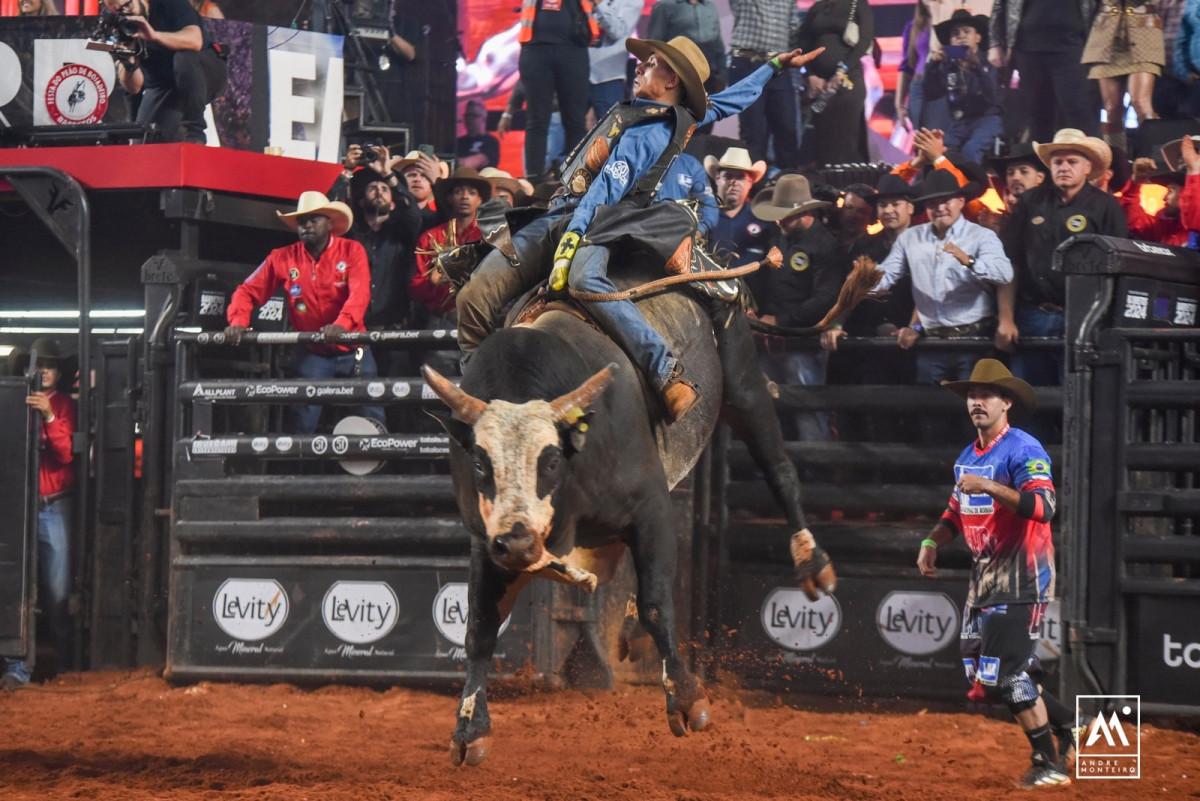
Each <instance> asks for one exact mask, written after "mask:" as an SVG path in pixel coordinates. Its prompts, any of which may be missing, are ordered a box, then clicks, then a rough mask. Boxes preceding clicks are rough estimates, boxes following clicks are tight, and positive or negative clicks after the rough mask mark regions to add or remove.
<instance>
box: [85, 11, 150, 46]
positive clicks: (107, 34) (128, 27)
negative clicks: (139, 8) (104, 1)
mask: <svg viewBox="0 0 1200 801" xmlns="http://www.w3.org/2000/svg"><path fill="white" fill-rule="evenodd" d="M137 32H138V25H137V23H136V22H134V21H133V20H131V19H130V18H129V15H128V14H126V13H124V12H122V11H113V10H112V9H111V8H108V7H103V8H101V9H100V22H99V23H98V24H97V25H96V30H94V31H92V35H91V36H90V37H88V43H87V49H88V50H102V51H104V52H106V53H109V54H111V55H112V57H113V58H120V59H130V58H141V57H142V56H143V55H145V52H146V44H145V42H143V41H142V40H141V39H138V38H137Z"/></svg>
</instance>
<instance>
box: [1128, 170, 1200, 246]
mask: <svg viewBox="0 0 1200 801" xmlns="http://www.w3.org/2000/svg"><path fill="white" fill-rule="evenodd" d="M1186 180H1187V172H1186V170H1170V169H1159V166H1158V164H1156V163H1155V161H1154V159H1149V158H1140V159H1137V160H1135V161H1134V162H1133V175H1132V177H1131V178H1130V179H1129V183H1127V184H1125V188H1124V189H1122V190H1121V197H1120V198H1118V200H1120V201H1121V208H1122V209H1124V210H1125V221H1126V222H1127V223H1128V224H1129V235H1130V236H1131V237H1132V238H1134V239H1144V240H1146V241H1147V242H1161V243H1162V244H1164V245H1175V246H1176V247H1187V243H1188V239H1189V238H1190V237H1191V232H1190V231H1188V229H1187V228H1185V227H1184V225H1183V220H1182V219H1181V217H1180V213H1179V197H1180V195H1182V194H1183V186H1184V183H1185V182H1186ZM1145 184H1160V185H1162V186H1165V187H1166V188H1167V196H1166V199H1165V201H1164V206H1163V207H1162V208H1161V209H1160V210H1159V211H1158V213H1157V214H1155V215H1153V216H1151V215H1150V214H1149V213H1147V211H1146V210H1145V209H1144V208H1142V186H1143V185H1145Z"/></svg>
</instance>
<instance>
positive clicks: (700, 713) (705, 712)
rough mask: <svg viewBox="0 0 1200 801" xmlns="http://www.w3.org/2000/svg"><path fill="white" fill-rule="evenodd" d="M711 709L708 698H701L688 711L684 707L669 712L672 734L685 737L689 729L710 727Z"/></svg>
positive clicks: (668, 721) (668, 717)
mask: <svg viewBox="0 0 1200 801" xmlns="http://www.w3.org/2000/svg"><path fill="white" fill-rule="evenodd" d="M710 711H711V710H710V709H709V706H708V699H707V698H700V699H698V700H696V701H695V702H693V703H692V705H691V706H690V707H689V708H688V709H687V711H686V712H685V711H684V710H682V709H677V710H675V711H673V712H668V713H667V723H668V724H669V725H670V726H671V734H674V735H675V736H676V737H683V736H685V735H686V734H687V733H688V729H691V730H692V731H704V729H706V728H708V718H709V713H710Z"/></svg>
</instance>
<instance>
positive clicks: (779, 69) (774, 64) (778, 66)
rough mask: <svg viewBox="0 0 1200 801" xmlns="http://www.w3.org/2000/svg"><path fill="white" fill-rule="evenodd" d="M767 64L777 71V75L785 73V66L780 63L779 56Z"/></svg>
mask: <svg viewBox="0 0 1200 801" xmlns="http://www.w3.org/2000/svg"><path fill="white" fill-rule="evenodd" d="M767 63H768V64H770V65H771V69H773V70H775V74H776V75H779V74H780V73H782V72H783V65H782V64H780V63H779V56H775V57H773V58H771V59H770V60H768V61H767Z"/></svg>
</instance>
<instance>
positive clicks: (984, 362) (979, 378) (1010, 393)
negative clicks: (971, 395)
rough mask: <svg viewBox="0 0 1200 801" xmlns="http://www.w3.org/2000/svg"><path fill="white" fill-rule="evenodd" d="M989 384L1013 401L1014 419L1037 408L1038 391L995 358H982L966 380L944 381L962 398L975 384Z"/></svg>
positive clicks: (946, 385)
mask: <svg viewBox="0 0 1200 801" xmlns="http://www.w3.org/2000/svg"><path fill="white" fill-rule="evenodd" d="M980 385H982V386H987V387H993V388H995V389H998V390H1000V391H1001V392H1002V393H1004V395H1005V396H1006V397H1007V398H1008V399H1009V400H1011V401H1012V404H1013V405H1012V409H1011V410H1010V411H1009V413H1008V416H1009V417H1010V418H1012V419H1014V420H1018V419H1025V418H1027V417H1028V416H1029V415H1031V414H1033V410H1034V409H1036V408H1037V393H1035V392H1034V391H1033V387H1031V386H1029V384H1027V383H1025V382H1024V381H1022V380H1021V379H1019V378H1017V377H1016V376H1014V375H1013V374H1012V373H1011V372H1009V370H1008V368H1007V367H1005V366H1004V364H1003V363H1001V362H998V361H996V360H995V359H980V360H979V361H978V362H976V363H975V368H974V369H973V370H971V377H970V378H968V379H967V380H966V381H943V382H942V386H943V387H945V388H946V389H948V390H950V391H951V392H953V393H954V394H955V395H957V396H959V397H960V398H964V399H965V398H966V397H967V393H968V392H970V391H971V387H973V386H980Z"/></svg>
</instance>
